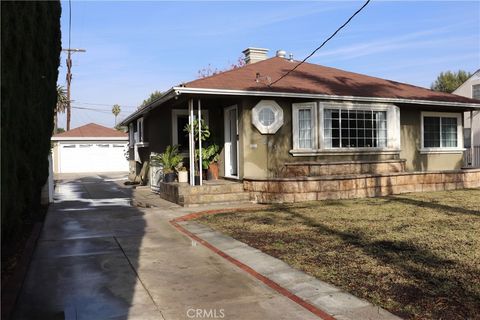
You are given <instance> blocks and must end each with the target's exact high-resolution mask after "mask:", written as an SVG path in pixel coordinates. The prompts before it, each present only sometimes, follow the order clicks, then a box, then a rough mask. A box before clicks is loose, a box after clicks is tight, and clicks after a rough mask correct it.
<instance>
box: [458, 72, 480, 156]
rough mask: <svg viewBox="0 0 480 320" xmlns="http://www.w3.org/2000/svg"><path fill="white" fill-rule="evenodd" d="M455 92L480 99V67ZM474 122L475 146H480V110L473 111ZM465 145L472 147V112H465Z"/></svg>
mask: <svg viewBox="0 0 480 320" xmlns="http://www.w3.org/2000/svg"><path fill="white" fill-rule="evenodd" d="M453 93H454V94H456V95H459V96H462V97H467V98H473V99H476V100H480V69H479V70H477V71H475V72H474V73H473V75H472V76H471V77H470V78H468V80H467V81H465V82H464V83H463V84H462V85H461V86H460V87H458V88H457V90H455V91H453ZM472 114H473V117H471V118H472V124H473V141H474V145H475V146H480V111H479V110H477V111H473V112H472ZM464 123H465V131H464V132H465V147H467V148H470V146H471V142H470V130H471V129H470V128H471V127H470V112H465V115H464Z"/></svg>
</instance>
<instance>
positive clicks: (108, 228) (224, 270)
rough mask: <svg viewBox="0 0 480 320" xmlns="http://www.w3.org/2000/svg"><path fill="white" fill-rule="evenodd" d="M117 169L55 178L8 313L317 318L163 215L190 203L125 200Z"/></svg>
mask: <svg viewBox="0 0 480 320" xmlns="http://www.w3.org/2000/svg"><path fill="white" fill-rule="evenodd" d="M122 178H123V176H121V175H108V176H99V175H92V176H87V177H78V176H71V177H69V178H68V179H66V180H63V181H62V182H60V183H59V184H58V185H57V188H56V193H55V199H56V200H55V203H54V204H53V205H51V206H50V209H49V213H48V215H47V219H46V221H45V225H44V228H43V231H42V235H41V237H40V240H39V242H38V244H37V248H36V250H35V253H34V257H33V261H32V263H31V265H30V268H29V272H28V274H27V278H26V281H25V283H24V286H23V289H22V292H21V294H20V297H19V301H18V302H17V305H16V308H15V311H14V314H13V318H14V319H247V320H255V319H259V320H260V319H262V320H263V319H317V318H316V317H315V316H314V315H313V314H311V313H310V312H308V311H307V310H305V309H303V308H302V307H301V306H299V305H297V304H296V303H294V302H292V301H291V300H289V299H287V298H286V297H284V296H282V295H280V294H278V293H277V292H275V291H273V290H272V289H270V288H269V287H267V286H266V285H264V284H263V283H261V282H260V281H258V280H257V279H255V278H253V277H252V276H250V275H248V274H247V273H245V272H243V271H242V270H240V269H239V268H237V267H236V266H234V265H232V264H230V263H229V262H228V261H226V260H224V259H223V258H221V257H219V256H218V255H216V254H215V253H213V252H212V251H210V250H208V249H206V248H204V247H203V246H201V245H196V243H194V242H192V241H191V240H190V239H189V238H187V237H186V236H184V235H182V234H181V233H179V232H178V231H177V230H176V229H175V228H173V227H172V226H171V225H170V223H169V222H168V221H169V220H170V219H171V218H172V217H175V216H179V215H183V214H186V213H187V212H188V211H192V210H191V209H190V210H187V209H183V208H180V207H177V206H175V205H172V204H171V203H168V202H164V205H163V206H161V207H158V208H154V209H141V208H137V207H133V206H131V205H130V200H131V195H132V194H131V191H132V190H131V189H130V188H128V187H123V186H122V184H121V183H119V182H121V181H120V180H121V179H122ZM202 209H204V208H202Z"/></svg>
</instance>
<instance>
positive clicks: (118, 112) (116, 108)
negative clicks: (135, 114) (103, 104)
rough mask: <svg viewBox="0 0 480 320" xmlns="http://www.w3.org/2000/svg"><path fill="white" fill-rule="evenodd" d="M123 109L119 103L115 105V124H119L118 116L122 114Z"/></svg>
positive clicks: (113, 110) (113, 111) (113, 109)
mask: <svg viewBox="0 0 480 320" xmlns="http://www.w3.org/2000/svg"><path fill="white" fill-rule="evenodd" d="M121 111H122V110H121V108H120V106H119V105H118V104H114V105H113V108H112V113H113V115H114V116H115V126H117V116H118V115H119V114H120V112H121Z"/></svg>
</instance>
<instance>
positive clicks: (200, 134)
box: [198, 99, 203, 185]
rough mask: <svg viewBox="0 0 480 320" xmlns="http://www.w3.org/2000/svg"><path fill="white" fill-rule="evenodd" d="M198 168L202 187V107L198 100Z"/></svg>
mask: <svg viewBox="0 0 480 320" xmlns="http://www.w3.org/2000/svg"><path fill="white" fill-rule="evenodd" d="M198 168H199V171H200V172H199V173H198V174H199V176H200V185H203V166H202V106H201V102H200V99H198Z"/></svg>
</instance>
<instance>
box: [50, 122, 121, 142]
mask: <svg viewBox="0 0 480 320" xmlns="http://www.w3.org/2000/svg"><path fill="white" fill-rule="evenodd" d="M84 137H85V138H86V137H90V138H91V137H99V138H116V137H122V138H126V137H127V134H126V133H124V132H121V131H118V130H115V129H111V128H107V127H104V126H101V125H99V124H96V123H89V124H86V125H84V126H81V127H78V128H75V129H72V130H70V131H66V132H62V133H58V134H55V135H53V138H84Z"/></svg>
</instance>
